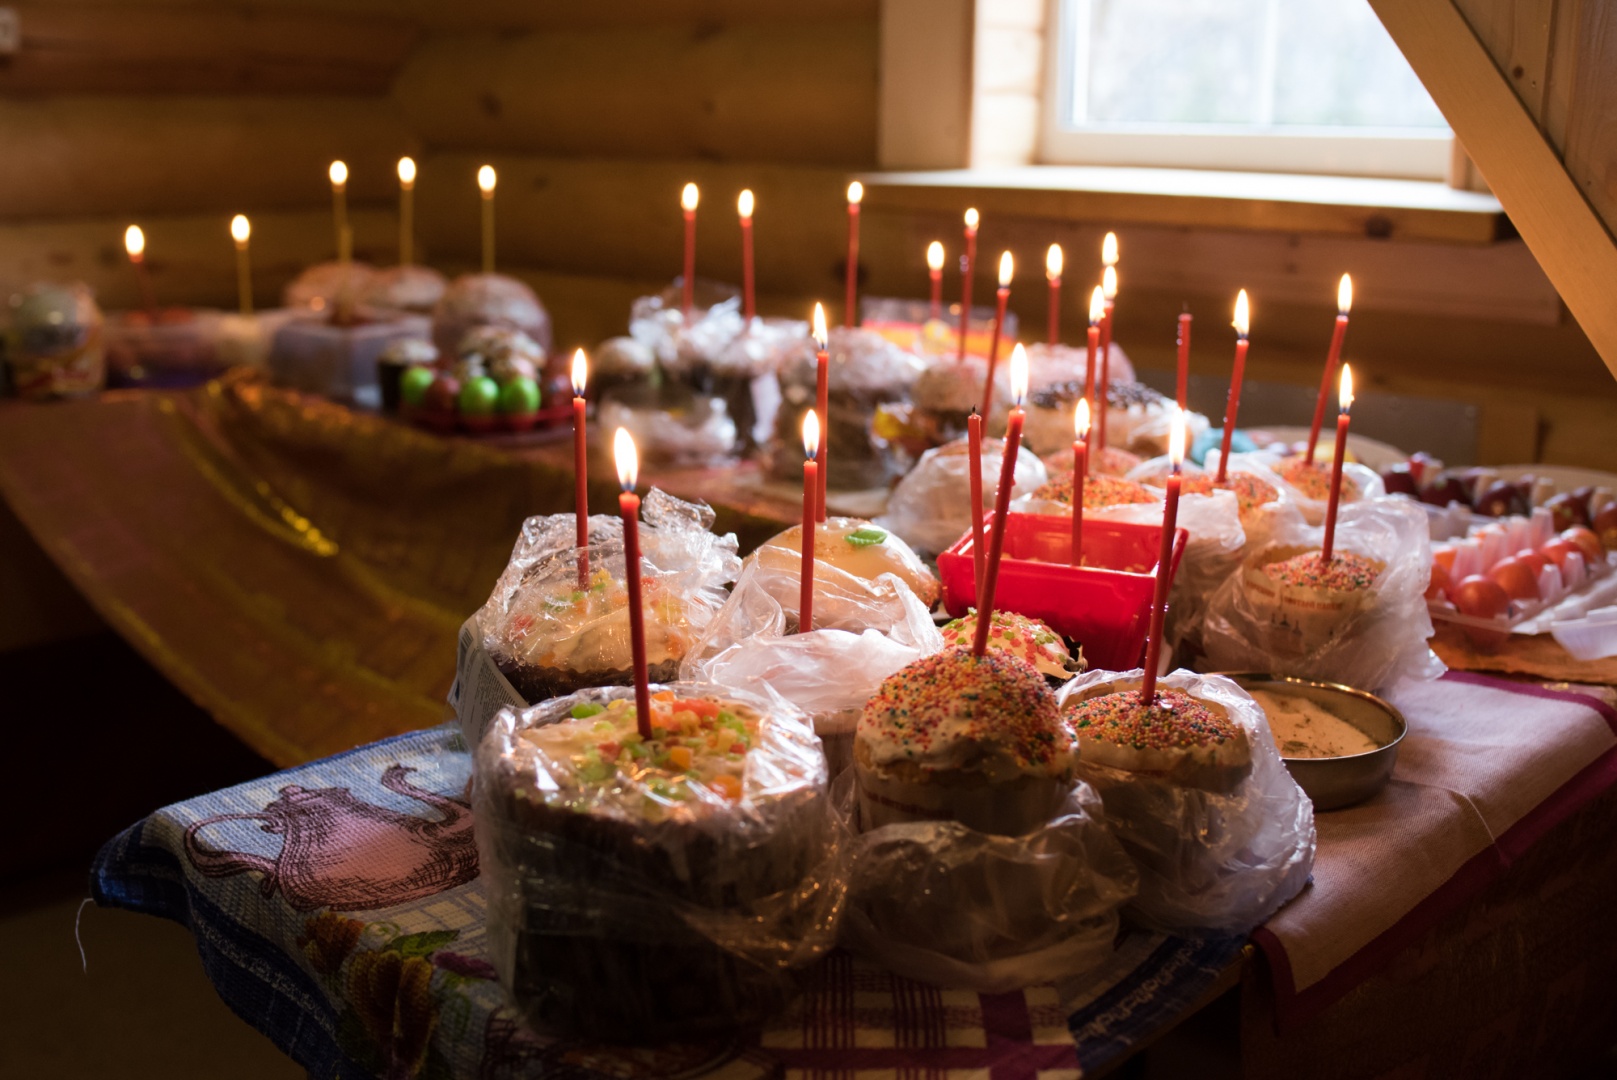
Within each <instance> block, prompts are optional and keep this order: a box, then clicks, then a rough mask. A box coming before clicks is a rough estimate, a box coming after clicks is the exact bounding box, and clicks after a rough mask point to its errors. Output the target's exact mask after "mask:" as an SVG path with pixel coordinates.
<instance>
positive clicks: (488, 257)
mask: <svg viewBox="0 0 1617 1080" xmlns="http://www.w3.org/2000/svg"><path fill="white" fill-rule="evenodd" d="M495 179H496V177H495V175H494V166H492V165H484V166H483V167H481V168H480V169H478V170H477V190H478V191H480V192H482V193H483V273H485V274H492V273H494V182H495Z"/></svg>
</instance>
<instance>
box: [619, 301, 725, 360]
mask: <svg viewBox="0 0 1617 1080" xmlns="http://www.w3.org/2000/svg"><path fill="white" fill-rule="evenodd" d="M683 301H684V297H683V294H682V292H681V289H680V287H679V285H678V284H677V283H676V284H674V285H670V286H669V287H668V288H666V289H664V290H663V291H662V292H660V293H658V294H656V295H655V296H642V297H640V298H638V299H637V300H635V302H634V303H633V304H631V305H630V306H629V336H630V337H632V338H634V339H635V340H636V341H638V342H640V343H641V344H643V345H645V346H646V347H648V348H649V349H651V351H652V352H653V353H654V354H655V355H656V357H657V362H658V363H659V364H661V365H662V366H663V367H664V368H665V369H667V370H668V371H670V372H675V373H684V372H685V371H686V370H688V369H689V368H691V367H692V366H705V365H706V363H707V361H708V360H709V359H710V358H711V357H713V356H716V355H718V353H719V352H720V351H721V350H722V349H723V348H724V347H725V346H726V345H728V344H729V343H730V340H731V339H732V338H734V337H735V336H736V335H737V334H739V333H741V328H742V317H741V294H740V292H739V291H738V290H737V289H736V287H735V286H733V285H721V284H719V283H718V282H713V281H705V280H703V279H701V278H698V279H697V280H696V287H695V289H694V290H693V293H692V303H691V310H690V316H689V317H688V318H687V317H686V313H685V310H684V308H683V306H682V305H683Z"/></svg>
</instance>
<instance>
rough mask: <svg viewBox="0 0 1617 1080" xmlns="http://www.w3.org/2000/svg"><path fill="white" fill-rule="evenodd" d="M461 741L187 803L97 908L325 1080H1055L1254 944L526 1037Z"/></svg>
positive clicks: (268, 780) (846, 979)
mask: <svg viewBox="0 0 1617 1080" xmlns="http://www.w3.org/2000/svg"><path fill="white" fill-rule="evenodd" d="M470 776H471V756H470V755H469V754H468V753H467V752H466V750H465V747H464V745H463V744H462V742H461V740H460V736H459V734H458V732H457V731H456V730H455V729H453V728H452V727H447V726H446V727H441V728H432V729H429V730H425V731H418V732H413V733H410V734H407V735H401V736H398V737H396V738H392V739H387V740H384V741H382V742H378V743H374V744H371V745H369V746H364V747H360V748H359V749H356V750H351V751H349V752H347V753H344V754H338V755H336V756H334V757H330V758H326V759H324V760H321V761H316V762H313V763H310V764H308V765H303V766H299V767H297V768H294V769H288V770H286V771H285V772H281V773H276V774H274V775H272V776H267V777H264V778H261V779H259V780H254V781H251V782H249V783H246V784H240V785H238V786H236V787H232V788H227V789H225V790H223V791H217V792H214V793H212V794H209V795H204V796H201V797H199V798H195V799H190V800H187V801H186V802H182V803H178V804H176V805H174V806H170V807H167V808H165V809H163V810H160V811H158V812H157V813H155V814H152V815H151V816H150V817H148V818H145V819H144V820H142V821H141V822H139V823H138V824H136V825H135V826H133V827H132V828H130V829H128V830H126V831H124V832H123V833H120V834H119V835H118V836H116V837H114V838H113V839H112V840H111V841H109V842H108V843H107V845H106V846H105V847H104V848H103V849H102V851H101V853H100V855H99V856H98V857H97V859H96V863H95V867H94V871H93V888H94V893H95V898H96V901H97V902H98V903H100V904H102V905H104V906H110V907H121V908H128V909H130V910H134V911H142V912H147V913H149V914H153V915H160V916H163V917H165V918H169V919H173V920H175V921H176V922H179V923H182V924H183V925H185V926H186V927H188V928H190V930H191V932H192V933H193V934H194V935H195V937H196V941H197V949H198V951H199V952H200V954H201V956H202V963H203V966H204V968H205V969H206V971H207V973H208V976H209V978H210V979H212V980H213V983H214V986H215V987H216V988H217V989H218V991H219V995H220V997H222V998H223V999H224V1001H225V1003H226V1004H228V1005H229V1006H230V1007H231V1008H232V1009H234V1010H235V1011H236V1013H237V1014H238V1015H240V1016H241V1017H242V1018H243V1019H244V1020H246V1021H247V1022H248V1023H250V1024H252V1025H253V1026H254V1027H256V1028H258V1029H259V1030H260V1031H262V1032H264V1034H265V1035H267V1036H269V1038H270V1039H272V1040H273V1041H274V1042H275V1044H276V1045H277V1046H279V1047H280V1048H281V1049H282V1050H284V1051H285V1052H286V1053H287V1054H288V1055H290V1056H291V1057H292V1059H293V1060H295V1061H296V1062H297V1063H298V1064H300V1065H302V1066H303V1067H304V1068H306V1069H307V1070H308V1071H309V1073H310V1075H311V1076H313V1077H316V1078H318V1080H332V1078H340V1080H348V1078H360V1077H386V1078H388V1080H405V1078H415V1077H420V1078H423V1080H446V1078H449V1077H477V1078H480V1080H503V1078H515V1077H544V1078H545V1080H561V1078H566V1080H595V1078H606V1077H612V1078H618V1080H622V1078H625V1077H634V1076H646V1077H652V1076H657V1077H669V1076H688V1077H697V1076H701V1077H713V1078H723V1080H747V1078H752V1077H765V1076H776V1075H781V1074H787V1075H792V1076H804V1077H813V1076H831V1075H849V1074H851V1073H852V1072H853V1071H856V1070H865V1069H870V1070H892V1069H894V1068H896V1067H899V1066H913V1067H921V1068H935V1069H939V1070H963V1071H965V1072H968V1073H970V1074H971V1075H976V1076H983V1077H991V1078H992V1080H1034V1078H1035V1077H1038V1078H1041V1080H1061V1078H1072V1077H1077V1076H1080V1075H1082V1074H1083V1073H1085V1072H1093V1071H1095V1070H1098V1069H1101V1068H1104V1067H1105V1066H1106V1065H1108V1064H1110V1063H1112V1062H1115V1061H1117V1060H1118V1059H1119V1058H1120V1057H1121V1056H1122V1055H1124V1054H1126V1053H1127V1052H1128V1051H1129V1050H1130V1048H1131V1047H1133V1046H1134V1045H1136V1044H1137V1043H1139V1042H1141V1041H1142V1040H1144V1039H1147V1038H1149V1037H1150V1036H1152V1035H1153V1034H1155V1033H1157V1032H1158V1031H1160V1030H1161V1029H1162V1028H1163V1027H1164V1026H1165V1025H1167V1024H1170V1023H1172V1022H1174V1021H1176V1020H1177V1019H1179V1018H1180V1017H1181V1016H1182V1015H1183V1014H1184V1012H1185V1010H1186V1009H1188V1008H1189V1007H1190V1006H1191V1005H1192V1004H1194V1003H1195V1002H1196V1001H1197V1000H1198V999H1199V998H1200V997H1201V996H1202V995H1203V994H1204V993H1205V992H1206V991H1207V989H1208V988H1209V987H1210V986H1212V985H1213V983H1214V982H1215V981H1216V980H1217V978H1218V976H1219V975H1220V973H1221V972H1223V971H1224V970H1225V969H1227V968H1228V966H1229V965H1230V964H1231V963H1232V962H1233V961H1234V960H1235V958H1236V957H1237V955H1238V954H1239V952H1240V949H1241V946H1242V944H1243V942H1244V940H1245V939H1244V938H1241V937H1230V936H1214V937H1207V938H1201V939H1186V938H1173V937H1166V936H1163V935H1151V934H1138V933H1137V934H1129V935H1126V936H1125V937H1124V938H1123V939H1122V940H1121V941H1120V942H1119V943H1118V947H1117V949H1116V951H1115V952H1114V954H1113V956H1112V957H1111V958H1110V960H1109V961H1108V962H1107V963H1106V964H1104V965H1102V966H1101V967H1100V968H1099V969H1098V970H1096V971H1092V972H1089V973H1087V974H1086V975H1085V976H1084V977H1083V978H1082V979H1081V980H1075V981H1073V982H1071V983H1070V984H1065V985H1061V986H1041V987H1032V988H1029V989H1027V990H1024V991H1020V992H1016V993H1012V994H977V993H974V992H970V991H951V990H940V989H937V988H934V987H928V986H923V985H920V984H917V983H913V982H909V981H907V980H904V979H901V978H898V977H897V976H894V975H891V974H889V973H887V972H885V971H882V970H879V969H877V968H874V967H872V966H870V965H868V964H866V963H864V962H862V961H860V960H858V959H856V958H854V957H852V956H849V955H847V954H845V953H840V952H839V953H835V954H833V955H832V956H831V957H830V958H829V959H828V960H827V961H826V962H825V963H824V964H822V965H821V967H820V969H819V970H817V971H816V972H815V975H814V980H813V986H812V988H811V989H810V991H809V992H808V993H806V994H805V995H804V996H803V997H802V998H800V999H799V1000H798V1002H797V1003H796V1004H794V1005H793V1006H792V1007H791V1008H790V1009H789V1010H788V1011H787V1012H786V1013H785V1014H784V1015H782V1016H781V1017H779V1018H778V1019H777V1020H775V1021H774V1022H772V1023H771V1024H770V1025H769V1026H768V1027H767V1028H766V1029H765V1030H764V1031H762V1032H756V1033H752V1034H750V1035H746V1036H741V1037H737V1038H736V1039H733V1040H729V1041H726V1042H722V1043H702V1044H696V1045H688V1046H670V1047H662V1048H657V1049H654V1050H645V1049H633V1050H631V1049H624V1048H614V1047H591V1046H582V1045H577V1044H572V1043H568V1042H564V1041H559V1040H555V1039H550V1038H546V1037H543V1036H539V1035H535V1034H533V1033H531V1032H529V1031H528V1030H527V1029H526V1028H524V1027H523V1025H522V1024H521V1023H520V1022H519V1021H518V1020H517V1018H516V1015H515V1013H514V1012H513V1011H512V1010H510V1009H509V1008H507V1007H506V1006H505V1004H504V1002H503V998H502V992H501V989H500V986H499V984H498V982H496V980H495V975H494V969H493V968H492V966H491V965H490V964H489V961H488V956H487V949H486V943H485V939H484V901H483V894H482V890H481V888H480V886H479V882H478V877H477V849H476V847H475V846H474V844H473V840H472V815H471V811H470V809H469V807H468V805H467V802H466V791H467V785H468V781H469V778H470Z"/></svg>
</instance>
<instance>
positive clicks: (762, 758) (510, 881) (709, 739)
mask: <svg viewBox="0 0 1617 1080" xmlns="http://www.w3.org/2000/svg"><path fill="white" fill-rule="evenodd" d="M652 692H653V702H652V718H651V720H652V738H651V739H649V740H648V739H642V738H641V737H640V735H639V733H638V731H637V729H636V724H635V710H634V702H633V698H634V691H633V689H632V688H630V687H612V688H603V689H596V690H586V691H581V692H579V693H577V694H573V695H570V696H567V697H564V698H559V699H556V700H553V701H547V702H544V703H543V704H541V705H538V706H535V707H533V708H530V709H525V710H521V711H518V710H509V709H508V710H505V711H503V712H501V713H500V714H499V716H498V717H496V719H495V722H494V725H493V727H491V728H490V730H489V732H488V734H487V735H486V736H485V737H484V739H483V741H482V742H481V743H480V744H479V746H478V750H477V758H476V778H475V788H474V808H475V812H476V815H477V841H478V849H479V852H480V854H481V857H482V874H483V877H482V880H483V883H484V889H485V892H486V894H487V897H488V934H489V953H490V957H491V959H492V960H493V962H494V966H495V968H496V970H497V971H498V972H499V975H500V980H501V982H502V984H503V985H504V987H505V988H506V990H507V993H508V994H509V996H510V999H511V1001H512V1004H513V1005H514V1006H515V1007H516V1009H517V1010H518V1012H520V1013H521V1014H522V1016H523V1017H524V1019H526V1020H527V1021H528V1022H529V1023H530V1024H531V1025H532V1026H533V1027H534V1028H536V1029H538V1030H540V1031H546V1032H555V1033H558V1034H563V1035H569V1036H574V1037H581V1038H586V1039H595V1040H602V1041H610V1042H620V1043H621V1042H657V1041H666V1040H682V1041H685V1040H690V1039H693V1038H700V1037H703V1036H708V1035H712V1034H716V1033H719V1032H722V1031H728V1030H732V1029H735V1028H740V1027H745V1026H748V1025H752V1024H757V1023H759V1022H760V1021H762V1020H763V1019H765V1018H766V1017H767V1016H768V1015H769V1014H770V1013H772V1012H774V1011H775V1010H776V1009H778V1008H779V1007H780V1006H781V1005H783V1004H784V1003H785V1002H786V1001H787V1000H788V999H789V998H790V997H791V996H792V995H793V994H794V992H795V990H796V988H797V979H796V973H797V972H798V971H799V970H800V969H802V968H803V967H805V966H807V965H808V964H810V963H812V962H813V961H815V960H816V959H818V958H819V957H820V956H822V955H823V954H824V953H825V952H826V951H828V950H829V949H830V948H831V947H832V945H833V944H834V943H835V939H836V934H837V928H838V923H839V920H840V916H841V912H842V909H843V903H844V897H845V887H844V884H843V881H844V877H843V874H842V873H841V867H840V860H841V858H842V857H843V853H844V848H845V844H844V843H843V842H842V833H841V830H840V826H839V823H838V822H837V820H836V818H835V815H833V814H831V813H829V812H828V811H829V808H828V801H827V793H826V772H825V761H824V758H823V757H822V756H821V753H820V749H819V745H818V742H817V740H816V739H815V737H814V734H813V732H812V731H811V730H810V729H809V726H808V724H807V722H806V721H805V720H804V718H803V717H802V715H801V714H800V713H798V712H797V711H796V710H794V709H793V708H791V706H789V705H787V704H786V703H785V702H783V701H781V700H779V699H778V698H774V697H772V696H770V695H769V694H768V693H767V691H765V692H763V693H757V692H753V693H748V692H745V691H738V690H734V689H731V688H720V687H714V686H711V685H707V684H687V683H681V684H676V685H672V686H664V685H662V684H656V685H653V686H652Z"/></svg>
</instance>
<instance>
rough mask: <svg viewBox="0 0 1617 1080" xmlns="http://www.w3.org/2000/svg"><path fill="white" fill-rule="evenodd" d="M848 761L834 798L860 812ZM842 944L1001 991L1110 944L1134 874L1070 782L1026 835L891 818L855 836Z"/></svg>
mask: <svg viewBox="0 0 1617 1080" xmlns="http://www.w3.org/2000/svg"><path fill="white" fill-rule="evenodd" d="M854 787H855V778H854V775H853V773H852V772H851V771H850V772H849V773H848V774H846V775H845V776H842V777H840V778H839V779H838V780H837V781H836V782H835V784H833V786H832V800H833V802H834V804H835V805H836V806H837V808H838V809H839V810H840V811H841V812H842V813H843V814H845V815H847V816H848V817H849V819H850V821H855V820H856V819H857V816H858V800H857V799H856V798H855V797H854ZM850 864H851V871H850V877H849V883H848V910H847V913H846V915H845V917H844V919H843V924H842V931H843V932H842V938H843V941H844V942H845V943H846V944H847V945H848V947H849V948H851V949H853V950H855V951H856V952H859V953H861V954H862V955H864V956H867V957H869V958H870V959H872V960H874V961H876V962H877V963H879V964H881V965H882V966H883V967H886V968H889V969H891V970H892V971H895V972H897V973H898V974H900V975H903V976H905V977H906V978H911V979H919V980H920V981H922V982H928V983H934V984H936V985H939V986H945V987H958V988H963V989H969V990H975V991H977V992H979V993H1003V992H1006V991H1011V990H1019V989H1021V988H1022V987H1025V986H1032V985H1035V984H1038V983H1045V982H1052V981H1055V980H1057V979H1062V978H1066V977H1068V976H1072V975H1076V974H1078V973H1080V972H1083V971H1086V970H1088V969H1089V968H1092V967H1094V966H1095V965H1097V964H1099V963H1100V962H1101V961H1102V960H1104V959H1105V958H1106V957H1108V956H1110V955H1111V954H1112V950H1113V942H1114V941H1115V939H1116V937H1117V930H1118V922H1119V919H1118V910H1119V909H1120V908H1121V907H1122V905H1123V904H1124V903H1126V902H1127V901H1128V900H1129V899H1130V898H1131V897H1132V896H1133V895H1134V893H1135V891H1136V889H1137V887H1138V881H1139V874H1138V872H1137V871H1136V870H1135V868H1134V866H1133V864H1132V863H1131V861H1130V860H1129V857H1128V855H1127V854H1125V853H1124V851H1123V849H1122V847H1121V846H1120V845H1119V844H1118V842H1117V840H1116V839H1115V838H1113V837H1112V835H1111V834H1110V833H1109V832H1108V831H1107V829H1106V827H1105V825H1104V824H1102V822H1101V807H1100V800H1099V799H1098V798H1096V796H1095V793H1094V792H1093V791H1092V790H1091V789H1090V788H1089V787H1088V786H1087V785H1085V784H1082V783H1080V784H1077V785H1076V786H1075V787H1074V789H1073V791H1072V792H1071V794H1069V795H1068V797H1067V801H1066V803H1065V805H1064V806H1063V807H1062V809H1061V812H1060V813H1059V814H1057V815H1056V816H1055V817H1053V818H1052V819H1051V820H1050V821H1049V822H1047V823H1046V824H1045V825H1043V826H1042V827H1040V828H1038V829H1035V830H1034V831H1033V832H1030V833H1028V834H1027V835H1025V836H996V835H992V834H989V833H982V832H977V831H976V830H974V829H970V828H967V827H966V826H964V825H961V824H959V823H957V822H927V823H917V824H905V825H886V826H883V827H882V828H879V829H873V830H871V831H870V832H866V833H862V834H859V835H856V836H855V837H854V838H853V841H852V855H851V859H850Z"/></svg>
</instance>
